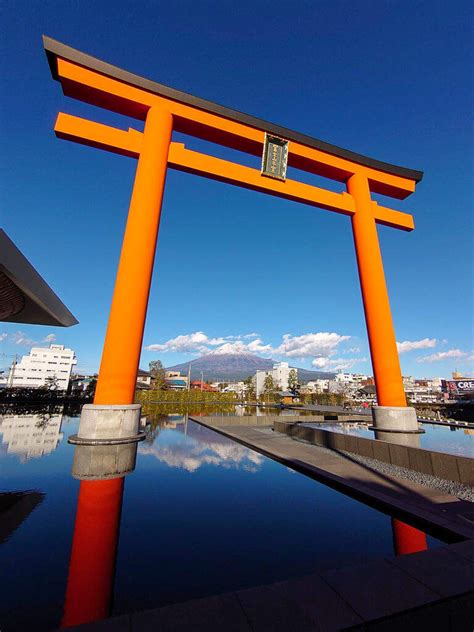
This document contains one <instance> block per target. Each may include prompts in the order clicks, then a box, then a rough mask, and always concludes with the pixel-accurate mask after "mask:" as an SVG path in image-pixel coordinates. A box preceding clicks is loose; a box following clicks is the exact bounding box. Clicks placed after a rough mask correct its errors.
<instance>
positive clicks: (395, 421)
mask: <svg viewBox="0 0 474 632" xmlns="http://www.w3.org/2000/svg"><path fill="white" fill-rule="evenodd" d="M372 419H373V421H374V425H373V426H371V430H381V431H383V432H402V433H405V434H423V433H424V430H421V429H420V427H419V425H418V420H417V418H416V410H415V409H414V408H411V407H409V406H372Z"/></svg>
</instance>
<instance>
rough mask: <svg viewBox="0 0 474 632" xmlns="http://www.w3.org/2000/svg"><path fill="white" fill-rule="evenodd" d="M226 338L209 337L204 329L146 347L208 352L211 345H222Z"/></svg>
mask: <svg viewBox="0 0 474 632" xmlns="http://www.w3.org/2000/svg"><path fill="white" fill-rule="evenodd" d="M224 343H225V339H224V338H209V337H208V336H207V335H206V334H205V333H204V332H203V331H196V332H194V333H193V334H184V335H181V336H176V338H170V340H167V341H166V342H165V343H163V344H152V345H148V346H146V347H145V349H147V350H148V351H160V352H161V353H169V352H174V353H196V352H197V353H206V352H207V351H209V347H213V346H216V345H222V344H224Z"/></svg>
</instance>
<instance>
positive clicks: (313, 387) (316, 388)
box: [305, 379, 329, 394]
mask: <svg viewBox="0 0 474 632" xmlns="http://www.w3.org/2000/svg"><path fill="white" fill-rule="evenodd" d="M328 390H329V380H321V379H318V380H311V382H307V383H306V384H305V391H306V392H307V393H318V394H320V393H327V392H328Z"/></svg>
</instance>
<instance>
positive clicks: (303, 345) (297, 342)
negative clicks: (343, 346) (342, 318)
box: [275, 332, 350, 358]
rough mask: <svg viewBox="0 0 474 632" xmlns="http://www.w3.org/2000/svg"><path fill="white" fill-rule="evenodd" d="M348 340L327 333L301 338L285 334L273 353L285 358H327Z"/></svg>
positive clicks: (310, 334) (346, 337)
mask: <svg viewBox="0 0 474 632" xmlns="http://www.w3.org/2000/svg"><path fill="white" fill-rule="evenodd" d="M349 338H350V336H341V335H339V334H336V333H329V332H318V333H309V334H303V335H302V336H292V335H291V334H285V335H284V336H283V342H282V343H281V345H280V346H279V347H277V348H276V349H275V353H276V354H278V355H282V356H285V357H287V358H310V357H315V356H316V357H318V356H322V357H329V356H330V355H332V354H333V353H334V352H335V350H336V349H337V346H338V345H339V344H340V343H341V342H344V340H349Z"/></svg>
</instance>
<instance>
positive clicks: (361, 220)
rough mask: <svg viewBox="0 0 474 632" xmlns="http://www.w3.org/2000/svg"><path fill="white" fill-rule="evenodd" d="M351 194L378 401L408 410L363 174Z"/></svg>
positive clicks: (351, 180)
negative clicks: (404, 407) (353, 204)
mask: <svg viewBox="0 0 474 632" xmlns="http://www.w3.org/2000/svg"><path fill="white" fill-rule="evenodd" d="M347 190H348V192H349V193H350V194H351V195H352V197H353V199H354V202H355V208H356V212H355V214H354V215H353V216H352V231H353V235H354V244H355V250H356V256H357V265H358V269H359V279H360V286H361V290H362V300H363V302H364V311H365V321H366V325H367V333H368V337H369V346H370V355H371V358H372V367H373V371H374V378H375V386H376V389H377V401H378V404H379V406H406V405H407V402H406V398H405V391H404V388H403V380H402V374H401V370H400V361H399V359H398V351H397V345H396V340H395V332H394V330H393V323H392V314H391V312H390V303H389V300H388V292H387V286H386V283H385V275H384V270H383V262H382V255H381V253H380V245H379V239H378V235H377V226H376V223H375V219H374V217H373V212H372V200H371V197H370V189H369V183H368V181H367V178H366V177H365V176H364V175H362V174H359V173H355V174H354V175H353V176H351V177H350V178H349V180H348V182H347Z"/></svg>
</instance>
